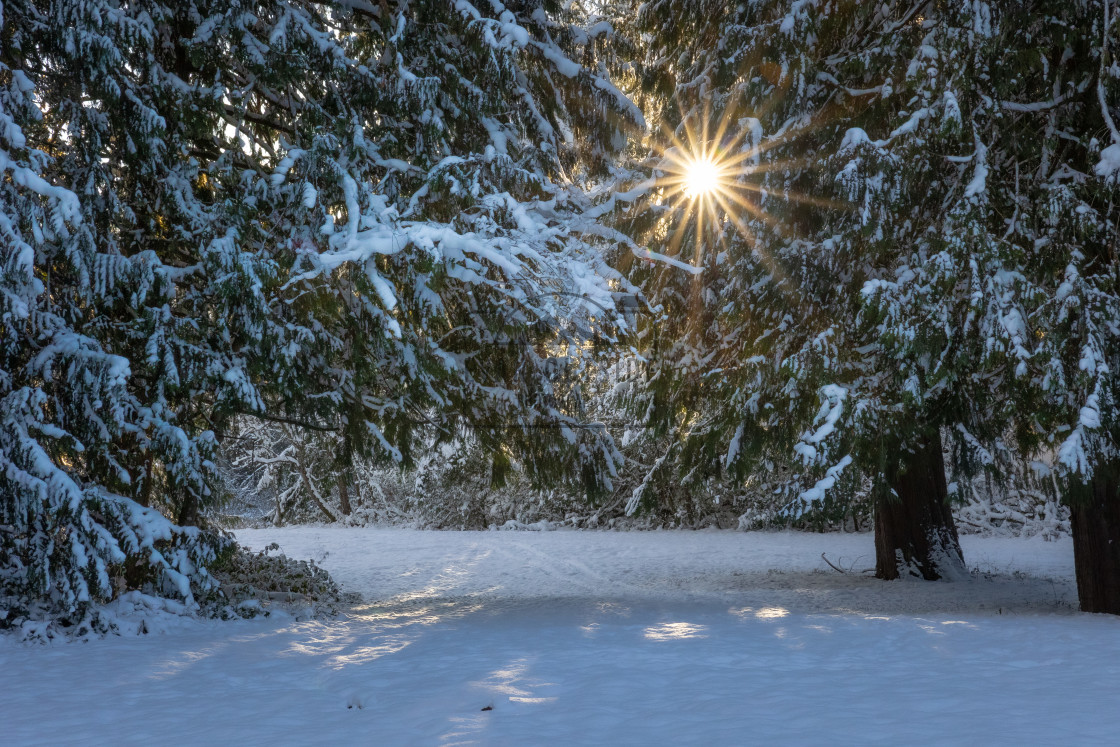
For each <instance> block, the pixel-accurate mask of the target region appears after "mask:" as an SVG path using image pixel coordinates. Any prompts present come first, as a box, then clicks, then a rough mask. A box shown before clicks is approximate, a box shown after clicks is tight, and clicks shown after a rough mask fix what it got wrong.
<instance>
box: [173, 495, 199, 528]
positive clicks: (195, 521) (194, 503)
mask: <svg viewBox="0 0 1120 747" xmlns="http://www.w3.org/2000/svg"><path fill="white" fill-rule="evenodd" d="M175 523H176V524H178V525H179V526H181V527H197V526H202V517H201V516H200V515H199V511H198V498H196V497H195V495H194V493H187V495H186V496H185V497H184V498H183V504H182V505H181V506H179V515H178V516H177V517H176V520H175Z"/></svg>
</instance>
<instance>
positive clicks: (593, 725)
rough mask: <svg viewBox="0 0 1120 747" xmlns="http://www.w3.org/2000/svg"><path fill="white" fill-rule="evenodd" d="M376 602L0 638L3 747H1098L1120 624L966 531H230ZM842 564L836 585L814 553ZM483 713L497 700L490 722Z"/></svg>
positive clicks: (1119, 651) (1068, 560)
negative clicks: (884, 548)
mask: <svg viewBox="0 0 1120 747" xmlns="http://www.w3.org/2000/svg"><path fill="white" fill-rule="evenodd" d="M239 537H240V539H241V540H242V541H243V542H244V543H246V544H247V545H249V546H250V547H253V548H261V547H264V546H265V545H267V544H268V543H270V542H278V543H279V544H280V545H281V547H282V548H283V549H284V550H285V551H286V552H287V554H289V555H290V556H293V557H303V558H314V559H315V560H316V561H319V562H321V564H322V565H324V566H325V567H326V568H328V569H329V570H330V571H331V572H332V573H333V574H334V575H335V577H336V579H338V580H339V581H340V582H341V583H342V584H343V586H344V587H345V588H347V589H348V590H350V591H357V592H360V593H361V594H362V597H363V600H364V601H363V602H362V603H361V604H359V605H358V606H356V607H355V608H354V609H353V610H351V611H350V612H348V613H347V614H345V615H343V616H342V617H340V618H338V619H334V620H327V621H313V622H296V621H294V620H293V619H291V618H290V617H281V616H274V617H273V618H269V619H258V620H252V621H238V622H226V623H221V622H210V621H208V622H203V621H192V620H183V621H179V622H175V623H173V624H167V622H166V620H164V627H163V628H162V629H160V632H157V633H153V634H150V635H146V636H136V637H128V638H122V637H113V638H107V639H104V640H97V641H92V642H89V643H75V644H56V645H52V646H38V645H26V644H20V643H17V642H15V641H14V640H11V639H10V638H9V639H2V640H0V692H2V693H3V696H2V697H0V743H3V744H38V743H42V744H106V743H112V744H141V743H143V744H147V743H152V742H157V741H158V742H167V743H173V744H246V743H248V744H257V743H269V744H272V743H283V744H330V743H339V744H351V743H353V744H374V745H397V744H417V745H451V744H501V745H572V744H610V745H651V744H663V745H679V744H697V745H699V744H705V745H706V744H755V743H766V742H771V741H776V742H781V743H787V744H819V743H828V744H857V743H858V744H867V743H874V744H919V743H920V744H931V743H945V744H1055V743H1061V744H1102V743H1116V740H1117V739H1118V735H1120V694H1118V693H1120V618H1115V617H1111V616H1102V615H1085V614H1081V613H1078V612H1076V611H1075V607H1076V603H1075V598H1076V596H1075V590H1074V586H1073V581H1072V550H1071V547H1070V544H1069V542H1068V540H1067V541H1063V542H1054V543H1047V542H1042V541H1039V540H1018V539H984V538H979V537H965V538H963V542H964V550H965V553H966V558H967V560H968V562H969V565H970V567H973V568H977V569H979V571H980V572H981V573H979V574H974V577H973V578H972V579H970V580H965V581H958V582H953V583H925V582H919V581H903V582H892V583H884V582H880V581H876V580H874V579H872V578H869V577H866V576H863V575H860V573H859V571H861V570H862V569H864V568H867V567H869V566H870V565H872V552H873V548H872V539H871V537H870V536H869V535H835V534H834V535H814V534H792V533H778V534H769V533H759V534H750V533H741V532H623V533H615V532H565V531H560V532H544V533H535V532H477V533H474V532H418V531H409V530H385V529H381V530H378V529H333V528H293V529H271V530H255V531H245V532H241V533H239ZM821 552H826V553H827V555H828V558H829V560H831V561H832V562H833V563H834V564H836V565H838V566H840V567H842V568H850V569H851V571H852V572H851V573H847V574H843V575H842V574H839V573H836V572H835V571H833V570H831V569H829V568H828V566H826V565H825V564H824V562H823V561H822V560H821V557H820V555H821ZM487 707H489V708H490V709H491V710H483V709H484V708H487Z"/></svg>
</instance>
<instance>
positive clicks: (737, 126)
mask: <svg viewBox="0 0 1120 747" xmlns="http://www.w3.org/2000/svg"><path fill="white" fill-rule="evenodd" d="M680 122H681V124H680V125H678V126H677V128H676V129H675V130H669V129H665V130H663V136H662V138H661V142H662V143H663V147H661V148H659V149H658V155H659V162H658V164H657V167H656V168H657V171H658V179H657V185H658V187H659V189H658V194H659V195H660V200H661V204H662V206H663V207H665V208H667V209H666V210H665V212H664V223H663V229H664V231H665V233H664V234H663V235H664V236H665V244H664V246H665V248H666V250H667V251H666V252H665V253H666V254H668V255H669V256H673V257H675V258H678V259H680V260H681V261H687V262H689V263H690V264H692V265H694V266H701V265H703V264H704V263H705V258H706V257H709V256H710V255H711V253H712V252H717V253H718V252H721V251H724V250H726V249H727V247H728V242H729V241H730V240H731V239H732V238H733V237H735V236H738V237H740V238H741V239H742V240H743V241H744V242H746V243H747V245H749V246H751V247H752V249H755V250H757V255H758V256H759V257H760V258H761V259H762V261H763V263H764V264H766V265H767V267H768V269H770V270H771V271H772V272H775V274H777V275H781V274H782V273H780V272H778V268H777V267H776V266H775V262H774V261H773V258H772V257H771V256H770V254H769V252H768V251H766V250H765V249H764V248H763V247H761V246H759V242H758V240H757V234H758V233H760V232H761V231H766V232H767V233H770V234H784V233H788V231H789V230H790V227H789V226H788V225H786V224H784V223H783V222H782V221H781V220H779V218H778V217H775V215H773V214H771V213H770V212H769V211H767V209H766V206H767V203H768V202H770V201H773V200H781V201H783V202H790V201H792V202H798V203H803V204H807V205H813V206H816V207H820V208H825V209H832V208H840V207H842V206H841V205H838V204H837V203H835V202H834V201H832V200H828V199H822V198H819V197H815V196H810V195H803V194H798V193H795V192H791V191H789V190H788V187H785V186H784V185H783V188H781V190H780V191H773V192H771V191H768V190H767V188H766V175H768V174H771V173H790V172H796V171H799V170H802V169H804V168H807V167H808V163H807V162H804V159H769V158H766V155H767V154H768V153H769V152H770V151H772V150H774V149H776V148H779V147H781V146H784V145H788V144H789V142H790V140H791V139H792V138H796V137H799V136H800V135H803V134H805V132H806V131H807V128H804V127H796V128H793V129H792V130H791V131H789V132H786V133H784V134H778V135H774V136H770V137H764V136H763V132H762V125H761V123H760V121H759V120H758V119H757V118H755V117H752V116H749V115H748V114H746V113H744V111H743V109H742V107H740V106H738V105H737V104H736V103H735V102H734V101H733V100H728V101H726V102H724V104H723V114H722V116H720V117H719V118H718V120H713V117H712V116H711V104H710V103H704V104H701V105H697V106H694V107H692V108H691V109H689V110H687V111H686V110H684V109H683V108H682V110H681V118H680ZM809 129H811V128H809ZM690 238H691V241H688V239H690ZM689 244H691V245H692V246H691V251H690V250H689V246H688V245H689Z"/></svg>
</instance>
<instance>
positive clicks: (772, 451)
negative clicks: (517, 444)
mask: <svg viewBox="0 0 1120 747" xmlns="http://www.w3.org/2000/svg"><path fill="white" fill-rule="evenodd" d="M1102 5H1103V4H1102V3H1100V2H1082V3H1045V2H1034V3H1028V2H1024V3H1014V4H1000V5H995V4H988V3H983V2H980V3H973V2H969V3H933V2H930V3H917V4H910V3H906V4H903V3H887V4H873V5H868V4H861V3H854V2H843V1H840V2H816V3H797V4H793V5H789V4H786V3H774V2H752V3H745V4H742V5H739V6H736V7H733V8H732V7H727V6H724V5H723V4H718V3H717V4H713V3H703V2H701V3H694V2H683V1H682V0H664V1H663V2H653V3H648V4H644V5H643V6H642V7H641V9H640V11H639V12H638V16H637V17H638V20H639V22H640V24H641V28H642V30H643V31H644V32H645V34H646V38H648V39H650V40H651V41H650V44H649V47H648V49H647V50H646V54H645V59H646V62H645V66H644V69H643V82H644V84H645V90H646V91H647V97H648V105H647V108H648V109H650V110H651V111H655V112H656V114H651V116H650V117H649V118H650V121H651V122H652V123H654V124H655V125H657V124H662V125H664V128H665V129H664V132H665V134H664V135H663V136H662V138H661V139H660V140H659V141H657V142H656V143H655V144H654V153H655V156H657V158H658V161H657V164H656V166H655V168H654V170H653V174H652V175H653V176H654V177H655V178H656V179H655V181H653V182H652V183H651V186H649V192H648V196H647V198H646V200H645V201H644V202H642V203H641V204H640V205H639V206H638V207H637V208H636V209H635V210H634V211H633V213H632V214H631V216H630V221H631V222H630V224H629V226H630V228H629V230H630V231H631V232H632V233H633V234H634V235H638V236H642V237H645V238H646V240H647V241H649V242H650V243H651V244H655V245H656V246H654V249H655V251H656V252H657V253H660V254H665V255H669V256H670V257H671V258H672V259H673V260H674V261H675V262H678V263H681V262H683V263H687V264H688V265H690V267H691V269H690V270H688V271H687V272H686V271H682V270H681V269H679V268H665V267H664V265H658V266H654V267H653V269H650V268H648V267H645V266H637V267H636V268H635V269H634V270H633V272H632V277H633V278H635V280H636V281H640V282H641V283H642V284H644V285H645V287H647V288H649V289H650V291H651V296H655V298H656V299H657V301H658V302H659V303H660V304H662V306H663V308H664V313H663V316H662V318H661V319H659V320H657V321H655V322H654V323H652V324H651V325H649V327H648V328H647V329H646V330H645V331H644V335H645V340H646V342H645V348H646V350H648V351H649V353H647V355H649V356H650V357H651V358H653V359H654V360H655V361H656V364H655V365H654V367H653V368H652V369H651V371H650V373H649V375H648V382H649V383H648V390H647V393H646V394H645V395H644V399H640V400H639V403H638V404H639V406H640V407H641V408H642V410H643V411H644V412H647V413H648V414H649V415H650V422H651V425H653V426H654V427H655V429H657V431H659V432H663V433H669V434H674V436H675V437H676V438H677V439H679V446H677V447H675V448H676V452H675V461H676V463H677V464H678V465H679V466H680V469H681V471H682V472H687V474H689V475H696V476H701V477H702V476H704V475H719V474H729V475H730V476H731V478H732V479H735V480H743V479H746V478H748V477H749V478H751V479H758V474H759V473H763V475H765V474H766V473H770V474H772V475H779V476H782V479H783V480H785V475H789V476H790V477H791V478H792V480H791V481H790V482H791V487H792V488H793V489H792V490H791V493H792V495H791V496H790V497H791V503H790V508H791V510H794V511H796V510H801V509H807V508H809V507H811V506H814V505H820V502H821V501H824V500H826V499H827V496H828V495H829V493H830V492H832V493H840V494H841V495H843V494H844V493H845V492H847V493H849V494H850V493H851V492H854V491H855V490H857V489H858V488H859V487H860V486H861V485H862V484H863V481H864V480H865V479H866V480H869V481H870V489H871V491H872V495H873V496H874V500H875V503H876V555H877V563H876V565H877V574H878V575H879V576H880V577H883V578H893V577H896V576H897V575H898V573H899V572H900V569H902V570H903V571H905V570H907V569H908V570H909V571H910V572H913V573H915V574H917V575H921V576H923V577H925V578H938V577H942V576H945V575H953V574H956V573H958V572H959V571H960V569H961V568H962V563H961V555H960V549H959V545H958V543H957V538H956V531H955V529H954V527H953V525H952V517H951V513H950V511H949V507H948V505H947V501H948V499H949V497H950V495H949V494H950V491H954V492H960V491H961V490H962V489H963V488H965V487H966V486H967V485H969V480H968V479H967V478H968V477H969V476H970V475H972V474H975V473H976V472H977V471H978V470H983V469H986V470H989V471H990V472H991V473H993V474H994V475H996V476H1001V475H1008V474H1010V473H1013V472H1015V471H1017V470H1018V466H1017V465H1019V464H1022V463H1023V461H1024V458H1025V457H1028V456H1030V455H1032V454H1035V453H1036V452H1037V450H1038V449H1039V448H1042V447H1041V446H1040V444H1041V443H1042V442H1046V443H1048V444H1051V448H1058V443H1059V442H1060V439H1058V440H1055V439H1057V434H1058V433H1060V432H1061V431H1062V429H1063V425H1064V426H1066V427H1068V424H1069V422H1070V418H1069V412H1070V408H1071V407H1082V406H1084V403H1085V402H1086V401H1087V400H1086V397H1087V395H1088V391H1091V387H1090V388H1089V390H1086V387H1087V386H1088V385H1087V384H1086V383H1085V377H1084V376H1083V375H1082V376H1080V383H1078V384H1076V386H1075V387H1072V388H1071V387H1069V386H1067V384H1066V383H1064V382H1065V381H1070V382H1072V381H1073V378H1078V377H1073V378H1068V379H1064V380H1063V383H1061V384H1060V385H1059V383H1058V382H1059V379H1058V377H1057V376H1055V375H1050V376H1048V377H1047V376H1045V372H1042V373H1039V368H1038V367H1039V366H1041V365H1042V363H1043V361H1045V360H1047V359H1050V358H1060V359H1061V360H1062V361H1063V364H1062V365H1064V366H1065V368H1064V369H1062V370H1063V371H1065V372H1067V373H1068V372H1069V371H1070V366H1071V364H1072V366H1073V368H1076V367H1077V363H1076V362H1075V361H1077V360H1081V355H1080V354H1078V355H1077V356H1076V357H1075V358H1073V359H1072V360H1071V357H1070V356H1071V354H1072V352H1073V351H1072V350H1071V349H1070V348H1069V347H1066V346H1067V345H1072V346H1073V348H1074V349H1079V348H1080V346H1082V345H1083V344H1084V339H1085V338H1084V337H1081V338H1073V340H1074V341H1071V338H1070V336H1069V335H1068V334H1054V335H1051V334H1049V333H1048V332H1047V329H1046V327H1047V326H1048V323H1045V322H1043V321H1042V319H1043V317H1045V316H1046V312H1045V309H1051V310H1055V311H1054V313H1051V314H1050V316H1051V317H1053V318H1054V319H1055V320H1057V319H1059V318H1061V319H1062V322H1061V323H1058V322H1057V321H1055V324H1054V326H1055V327H1059V326H1061V324H1065V325H1066V328H1067V329H1068V326H1069V323H1070V322H1069V318H1068V315H1064V312H1063V313H1059V312H1057V311H1056V310H1057V309H1058V308H1060V307H1061V303H1055V301H1054V299H1056V298H1057V297H1060V296H1062V295H1063V294H1066V295H1068V294H1069V291H1068V290H1065V291H1063V290H1062V289H1061V288H1060V287H1055V286H1056V285H1057V283H1056V282H1054V277H1055V274H1054V272H1055V262H1056V263H1057V264H1058V267H1059V268H1060V267H1062V266H1065V264H1066V263H1067V260H1068V259H1069V258H1070V257H1075V258H1079V259H1077V261H1076V262H1074V264H1073V265H1072V266H1073V267H1077V266H1078V265H1080V264H1082V263H1085V262H1088V263H1095V264H1093V267H1094V270H1093V272H1094V274H1101V273H1103V274H1105V275H1107V274H1108V273H1109V272H1112V271H1111V270H1105V269H1104V267H1103V265H1102V264H1101V260H1100V257H1101V256H1102V250H1103V247H1105V246H1109V245H1110V242H1114V239H1112V238H1110V233H1109V232H1110V231H1111V230H1112V229H1111V227H1112V226H1114V225H1115V219H1113V220H1111V221H1109V220H1107V219H1106V218H1105V217H1104V216H1106V215H1107V214H1108V213H1109V211H1111V210H1113V208H1112V207H1111V205H1112V196H1111V195H1112V192H1111V191H1109V189H1106V188H1105V187H1104V185H1103V182H1102V180H1100V179H1099V178H1094V177H1093V176H1091V175H1090V174H1089V171H1090V169H1091V168H1093V163H1095V162H1097V161H1098V160H1100V163H1102V164H1104V163H1105V162H1106V161H1107V153H1108V151H1107V150H1106V151H1104V153H1103V154H1102V152H1101V146H1102V145H1103V144H1104V143H1102V142H1101V141H1100V140H1098V139H1095V138H1097V137H1099V132H1100V131H1101V129H1102V128H1101V123H1100V120H1099V119H1091V118H1088V117H1087V115H1088V114H1089V111H1088V109H1087V108H1086V106H1087V104H1088V102H1089V101H1090V98H1091V97H1092V96H1093V95H1094V94H1095V93H1096V84H1095V81H1096V80H1098V79H1101V80H1102V81H1103V83H1102V85H1103V86H1104V88H1103V89H1102V90H1104V91H1105V93H1102V94H1101V96H1100V98H1101V104H1100V106H1098V108H1097V110H1096V111H1097V115H1091V116H1098V115H1099V112H1100V111H1101V107H1103V108H1104V110H1105V112H1106V114H1107V110H1108V108H1109V105H1108V104H1106V103H1105V100H1106V98H1107V90H1108V88H1109V86H1111V85H1113V84H1112V83H1110V82H1108V81H1106V80H1104V78H1106V77H1108V75H1111V74H1112V72H1111V71H1112V68H1111V67H1109V65H1110V64H1111V63H1110V62H1109V61H1108V60H1107V58H1106V57H1103V56H1102V55H1101V49H1102V44H1101V41H1100V40H1101V39H1102V38H1105V37H1104V35H1103V34H1102V29H1101V20H1100V19H1102V18H1103V17H1104V14H1103V13H1102V11H1107V8H1103V7H1102ZM669 93H671V94H672V104H666V103H665V101H666V100H667V94H669ZM1059 110H1060V112H1061V113H1059V114H1057V116H1058V117H1060V119H1057V120H1056V119H1054V117H1055V113H1056V112H1057V111H1059ZM1106 119H1107V117H1106ZM1040 121H1046V122H1047V123H1048V124H1047V125H1046V126H1045V127H1046V128H1049V129H1047V130H1046V132H1048V134H1047V136H1046V138H1045V139H1039V138H1037V137H1035V136H1031V137H1028V136H1026V135H1025V133H1026V132H1028V131H1031V132H1034V131H1037V128H1038V127H1039V122H1040ZM1067 140H1071V141H1072V142H1076V143H1078V145H1076V146H1075V145H1072V144H1071V143H1069V142H1065V141H1067ZM1059 141H1061V142H1059ZM1110 147H1111V146H1110ZM690 151H692V153H691V154H690ZM700 153H710V154H712V157H713V161H714V168H715V170H716V172H717V174H716V175H717V177H719V178H720V180H721V181H722V184H721V186H720V188H719V189H718V190H717V191H716V192H714V193H713V194H712V195H709V196H694V197H692V198H690V199H684V200H678V201H677V202H676V203H675V206H674V203H673V201H672V200H673V198H674V190H675V189H676V186H675V184H674V182H675V181H679V180H680V179H681V178H683V177H686V176H687V174H684V173H682V172H686V171H687V169H688V162H689V160H691V159H693V158H695V156H696V155H698V154H700ZM1056 156H1058V157H1068V158H1071V159H1073V162H1071V163H1066V164H1065V165H1062V164H1061V163H1060V161H1059V159H1058V158H1057V157H1056ZM1107 162H1108V163H1111V161H1107ZM1101 168H1103V166H1102V167H1101ZM1043 195H1047V196H1048V197H1042V196H1043ZM1044 206H1045V207H1044ZM1028 215H1032V216H1036V217H1035V218H1032V219H1031V222H1032V223H1034V226H1033V227H1028V226H1029V224H1028V222H1027V216H1028ZM1044 225H1045V226H1047V227H1048V228H1047V230H1048V231H1050V232H1051V233H1050V235H1051V237H1052V238H1051V240H1050V242H1047V240H1046V239H1045V238H1044V237H1043V234H1042V233H1041V232H1040V231H1039V230H1038V229H1041V228H1042V227H1043V226H1044ZM1094 227H1095V228H1094ZM1106 227H1108V228H1107V230H1106ZM1059 236H1060V237H1061V238H1060V239H1059V238H1058V237H1059ZM1058 241H1060V242H1061V244H1062V250H1061V252H1060V254H1061V255H1062V258H1059V259H1055V257H1054V254H1053V252H1054V250H1053V249H1052V248H1049V249H1048V248H1047V246H1048V243H1057V242H1058ZM1111 246H1114V243H1112V244H1111ZM1095 247H1100V248H1095ZM1086 248H1089V251H1086ZM1066 251H1068V252H1070V253H1069V254H1064V253H1065V252H1066ZM1109 261H1110V262H1111V259H1110V260H1109ZM1059 271H1060V270H1059ZM1092 287H1093V288H1094V289H1095V290H1102V294H1101V295H1100V296H1099V297H1097V301H1096V302H1097V303H1100V304H1103V306H1102V307H1097V308H1098V312H1099V316H1098V317H1097V318H1098V319H1101V320H1103V319H1104V318H1107V317H1108V314H1109V313H1110V311H1106V310H1105V308H1109V309H1110V308H1111V307H1109V306H1108V304H1110V303H1111V300H1108V301H1106V300H1105V299H1106V298H1108V299H1110V298H1112V297H1114V295H1113V292H1112V290H1111V289H1110V288H1107V289H1105V288H1102V285H1101V282H1100V281H1094V283H1093V285H1092ZM1094 292H1095V291H1094ZM1040 314H1041V315H1042V316H1039V315H1040ZM1100 329H1101V333H1100V334H1104V331H1103V330H1104V329H1105V327H1103V326H1102V327H1101V328H1100ZM1110 333H1111V331H1110V332H1109V334H1110ZM1092 344H1093V345H1096V346H1097V347H1098V349H1099V350H1101V351H1112V350H1115V341H1114V340H1111V339H1109V340H1105V339H1102V338H1099V337H1098V338H1097V339H1096V340H1094V341H1093V342H1092ZM1048 346H1060V348H1061V349H1062V351H1063V353H1061V354H1058V353H1055V354H1054V355H1053V356H1051V355H1049V354H1047V353H1046V352H1045V349H1046V348H1047V347H1048ZM1063 356H1064V357H1063ZM1102 359H1104V358H1102ZM1047 365H1049V366H1050V367H1051V368H1052V369H1054V370H1055V371H1056V370H1058V369H1056V368H1055V366H1056V365H1057V364H1056V363H1054V364H1047ZM1047 398H1049V399H1056V400H1061V401H1063V402H1065V403H1066V404H1065V405H1063V407H1065V408H1066V409H1065V410H1063V411H1062V412H1063V414H1062V415H1059V416H1056V418H1057V419H1056V420H1054V421H1052V422H1053V424H1052V427H1051V430H1050V431H1049V432H1048V433H1047V434H1046V435H1045V436H1044V437H1043V438H1041V439H1039V438H1038V436H1039V431H1040V430H1042V429H1039V428H1038V423H1037V421H1036V415H1037V414H1038V407H1039V403H1040V401H1041V400H1042V399H1047ZM1095 401H1096V400H1094V402H1095ZM1059 409H1060V408H1059ZM1089 419H1090V420H1092V418H1091V417H1090V418H1089ZM1074 420H1076V417H1074ZM946 438H948V439H949V444H948V446H949V454H950V455H951V456H952V459H950V463H949V465H948V468H949V471H950V473H951V476H953V478H954V479H953V482H952V483H947V481H946V468H945V465H944V463H943V453H944V451H943V439H946ZM763 479H764V480H765V479H766V478H765V477H763ZM1075 511H1076V509H1075Z"/></svg>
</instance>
